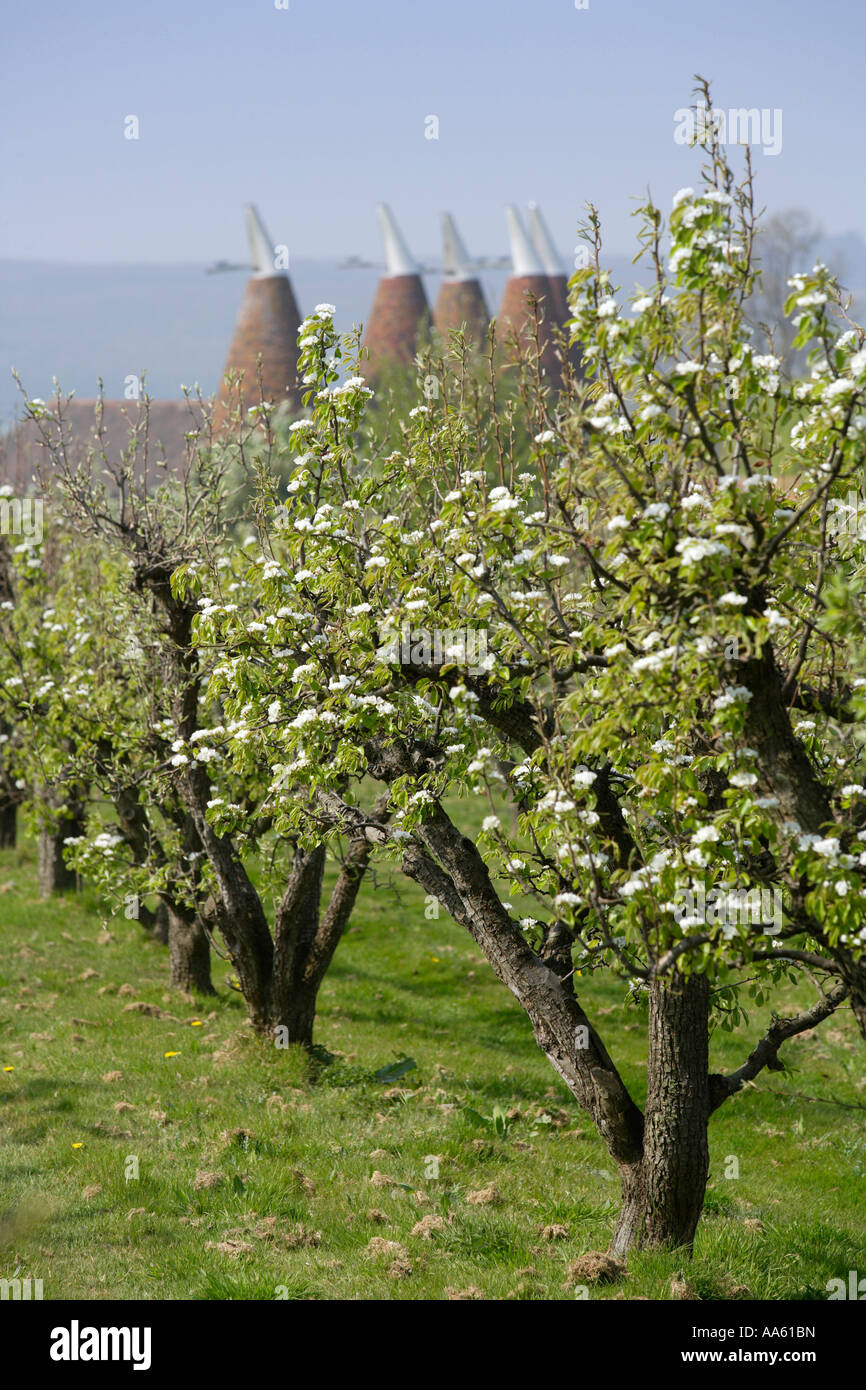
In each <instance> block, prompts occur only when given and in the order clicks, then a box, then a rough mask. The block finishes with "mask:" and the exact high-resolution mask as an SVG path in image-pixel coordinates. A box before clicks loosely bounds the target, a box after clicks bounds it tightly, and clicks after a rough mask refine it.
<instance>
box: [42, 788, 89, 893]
mask: <svg viewBox="0 0 866 1390" xmlns="http://www.w3.org/2000/svg"><path fill="white" fill-rule="evenodd" d="M85 828H86V827H85V821H84V811H83V808H81V807H80V806H78V805H73V806H70V807H68V808H67V810H66V812H65V813H64V814H63V815H62V816H61V817H60V818H59V819H58V820H57V822H56V823H55V825H54V826H53V827H52V828H51V829H45V830H41V831H40V832H39V850H38V870H37V873H38V882H39V892H40V895H41V896H42V897H43V898H50V897H51V895H52V893H63V892H66V891H67V890H68V889H70V888H74V887H75V884H76V875H75V870H74V869H71V868H69V866H68V865H67V863H66V861H65V860H64V858H63V842H64V840H66V839H67V838H71V837H72V836H73V835H75V836H77V835H83V834H84V832H85Z"/></svg>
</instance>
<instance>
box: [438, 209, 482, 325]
mask: <svg viewBox="0 0 866 1390" xmlns="http://www.w3.org/2000/svg"><path fill="white" fill-rule="evenodd" d="M442 264H443V269H444V271H445V279H444V280H443V281H442V284H441V285H440V287H439V294H438V296H437V299H436V306H435V308H434V310H433V324H434V326H435V328H436V331H437V333H439V334H441V336H442V337H443V338H444V339H445V340H446V341H447V339H448V338H449V336H450V334H451V333H454V332H456V330H457V329H459V328H460V327H461V326H462V325H464V324H465V325H466V336H467V339H468V340H469V341H471V342H473V343H474V344H475V345H476V347H480V346H482V345H483V343H484V341H485V339H486V337H487V327H488V324H489V322H490V315H489V314H488V312H487V305H486V303H485V301H484V291H483V290H482V288H481V282H480V280H479V279H478V277H477V275H475V274H474V272H473V268H472V263H471V261H470V259H469V257H468V255H467V253H466V247H465V246H464V245H463V241H462V239H461V237H460V233H459V232H458V230H457V227H456V225H455V222H454V218H453V217H452V216H451V214H450V212H444V213H443V214H442Z"/></svg>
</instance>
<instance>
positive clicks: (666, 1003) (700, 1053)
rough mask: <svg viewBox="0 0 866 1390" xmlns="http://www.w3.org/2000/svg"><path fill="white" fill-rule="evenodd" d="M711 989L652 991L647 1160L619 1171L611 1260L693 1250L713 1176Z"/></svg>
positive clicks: (697, 978) (661, 987)
mask: <svg viewBox="0 0 866 1390" xmlns="http://www.w3.org/2000/svg"><path fill="white" fill-rule="evenodd" d="M708 1021H709V984H708V982H707V979H706V976H704V975H692V976H690V977H689V978H688V979H684V978H683V977H682V976H681V975H678V974H675V975H673V976H672V977H666V978H664V979H662V980H656V981H654V982H653V984H652V985H651V986H650V1010H649V1035H648V1040H649V1058H648V1063H647V1104H646V1114H645V1119H644V1143H643V1155H642V1157H641V1159H640V1161H639V1162H638V1163H634V1164H624V1165H621V1167H620V1176H621V1179H622V1208H621V1210H620V1213H619V1216H618V1218H617V1223H616V1229H615V1231H614V1236H613V1240H612V1242H611V1247H610V1248H611V1254H613V1255H619V1256H622V1255H624V1254H625V1253H626V1251H628V1250H630V1249H632V1248H634V1247H635V1246H643V1245H647V1246H662V1245H665V1246H685V1247H687V1248H688V1249H691V1245H692V1242H693V1240H694V1236H695V1230H696V1228H697V1224H698V1221H699V1219H700V1215H701V1211H702V1209H703V1204H704V1194H705V1192H706V1186H707V1174H708V1172H709V1162H710V1158H709V1142H708V1138H707V1128H708V1123H709V1116H710V1083H709V1028H708Z"/></svg>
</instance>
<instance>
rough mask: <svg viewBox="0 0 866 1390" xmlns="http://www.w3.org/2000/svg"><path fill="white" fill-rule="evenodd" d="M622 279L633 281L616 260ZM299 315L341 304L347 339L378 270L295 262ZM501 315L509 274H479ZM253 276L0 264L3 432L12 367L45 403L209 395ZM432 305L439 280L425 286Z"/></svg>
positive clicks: (12, 391)
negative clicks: (60, 395)
mask: <svg viewBox="0 0 866 1390" xmlns="http://www.w3.org/2000/svg"><path fill="white" fill-rule="evenodd" d="M612 265H613V269H614V273H615V274H616V276H617V277H618V278H620V279H622V280H623V282H627V281H630V280H633V279H634V272H633V271H632V269H631V266H630V263H629V261H628V259H627V258H625V257H615V258H612ZM290 274H291V277H292V283H293V285H294V289H295V295H296V297H297V300H298V304H299V306H300V309H301V311H302V313H309V312H310V310H312V309H313V308H314V307H315V305H316V304H320V303H322V301H326V302H328V303H331V304H335V305H336V306H337V326H338V327H339V328H341V329H346V330H348V329H350V328H351V327H352V325H353V324H355V323H362V322H363V321H364V320H365V319H366V317H367V314H368V313H369V311H370V306H371V304H372V302H373V295H374V293H375V289H376V284H377V281H378V278H379V274H380V272H379V271H378V270H376V269H360V270H340V269H339V268H338V266H337V264H336V262H334V261H315V260H298V261H295V262H293V264H292V267H291V271H290ZM481 279H482V282H483V284H484V289H485V293H486V296H487V303H488V307H489V309H490V310H491V313H495V311H496V309H497V308H498V305H499V301H500V299H501V297H502V290H503V286H504V284H505V280H506V272H505V271H499V270H494V271H485V272H483V274H482V276H481ZM245 280H246V276H245V273H244V272H243V271H238V272H235V273H230V274H218V275H206V274H205V273H204V267H203V266H196V265H111V266H90V265H59V264H56V263H40V262H33V261H27V262H22V261H0V424H2V425H8V424H9V423H10V422H11V420H12V419H13V418H14V417H15V416H16V414H17V413H18V412H19V410H20V401H21V397H20V395H19V393H18V391H17V389H16V386H15V382H14V381H13V379H12V376H11V368H12V367H15V368H16V369H17V371H18V373H19V375H20V377H21V379H22V382H23V383H24V385H25V387H26V389H27V392H28V394H29V395H31V396H41V397H43V398H44V399H48V397H49V396H51V395H52V394H53V389H52V384H51V382H52V377H55V376H56V377H57V379H58V380H59V382H60V385H61V387H62V388H63V390H65V391H69V390H71V389H72V388H73V387H74V388H75V390H76V391H77V393H78V394H79V395H80V396H85V397H93V396H95V395H96V393H97V380H98V378H99V377H101V378H102V380H103V382H104V384H105V394H106V396H107V397H110V398H115V399H116V398H119V397H122V396H123V391H124V381H125V378H126V377H127V376H130V375H139V374H140V373H141V372H143V371H146V372H147V388H148V390H149V392H150V394H151V395H152V396H154V397H157V398H163V399H176V398H177V397H179V396H180V395H181V391H180V385H181V382H183V383H185V384H186V385H187V386H192V385H193V383H194V382H198V383H199V385H200V386H201V388H202V390H203V391H204V392H206V393H207V394H211V393H213V392H214V391H215V390H216V387H217V383H218V381H219V377H220V373H221V371H222V369H223V366H224V362H225V356H226V352H227V351H228V346H229V340H230V338H231V333H232V329H233V327H234V323H235V317H236V314H237V311H238V306H239V304H240V300H241V295H242V293H243V288H244V284H245ZM425 285H426V288H427V294H428V297H429V298H430V301H431V303H432V302H433V300H434V298H435V296H436V293H437V290H438V288H439V277H438V276H436V275H427V276H425Z"/></svg>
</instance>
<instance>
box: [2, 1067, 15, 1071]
mask: <svg viewBox="0 0 866 1390" xmlns="http://www.w3.org/2000/svg"><path fill="white" fill-rule="evenodd" d="M3 1070H4V1071H14V1070H15V1068H14V1067H4V1068H3Z"/></svg>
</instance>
